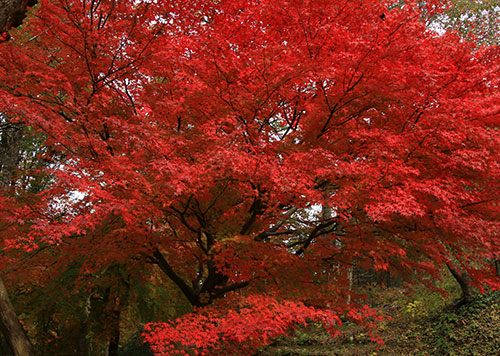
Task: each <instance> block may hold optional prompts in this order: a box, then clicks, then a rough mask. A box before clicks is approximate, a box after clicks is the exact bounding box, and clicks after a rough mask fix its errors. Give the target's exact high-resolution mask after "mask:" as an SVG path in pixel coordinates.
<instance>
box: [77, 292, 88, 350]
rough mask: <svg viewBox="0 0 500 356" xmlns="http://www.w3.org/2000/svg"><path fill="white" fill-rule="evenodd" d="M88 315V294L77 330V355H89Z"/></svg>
mask: <svg viewBox="0 0 500 356" xmlns="http://www.w3.org/2000/svg"><path fill="white" fill-rule="evenodd" d="M89 316H90V295H89V296H88V297H87V299H86V301H85V306H84V308H83V319H82V321H81V323H80V330H79V331H78V350H77V355H78V356H90V340H89V338H88V333H89Z"/></svg>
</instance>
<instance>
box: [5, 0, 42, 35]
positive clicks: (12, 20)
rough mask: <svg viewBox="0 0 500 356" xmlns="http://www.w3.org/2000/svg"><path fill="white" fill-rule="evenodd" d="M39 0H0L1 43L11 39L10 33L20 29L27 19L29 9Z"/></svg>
mask: <svg viewBox="0 0 500 356" xmlns="http://www.w3.org/2000/svg"><path fill="white" fill-rule="evenodd" d="M36 3H37V0H0V35H3V36H2V38H0V42H4V41H6V40H8V39H9V36H8V31H9V30H10V29H11V28H13V27H18V26H20V25H21V24H22V23H23V19H24V18H25V17H26V11H27V7H29V6H34V5H35V4H36Z"/></svg>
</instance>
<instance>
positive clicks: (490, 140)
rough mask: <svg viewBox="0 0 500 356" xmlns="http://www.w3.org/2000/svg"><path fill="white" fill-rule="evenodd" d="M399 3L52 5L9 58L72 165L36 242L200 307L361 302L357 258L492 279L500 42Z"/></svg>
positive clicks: (31, 108)
mask: <svg viewBox="0 0 500 356" xmlns="http://www.w3.org/2000/svg"><path fill="white" fill-rule="evenodd" d="M391 3H392V2H391V1H379V0H369V1H367V0H359V1H358V0H354V1H331V0H328V1H326V0H309V1H296V0H290V1H274V0H259V1H249V0H245V1H243V0H232V1H226V0H221V1H211V0H197V1H175V0H174V1H166V0H165V1H164V0H158V1H154V2H151V1H137V0H123V1H119V2H116V1H111V0H109V1H107V0H102V1H89V0H51V1H49V0H44V1H40V7H39V9H38V10H37V12H36V16H32V17H31V19H30V20H29V21H28V22H27V24H26V26H25V28H24V29H22V30H21V31H19V32H17V33H15V34H13V35H14V36H15V37H16V38H15V41H10V42H8V43H5V44H2V45H1V48H0V52H1V53H0V77H1V82H2V85H1V86H0V102H1V105H2V111H4V112H7V113H8V114H9V115H11V116H17V117H20V118H21V119H22V120H25V121H26V122H27V123H28V124H29V125H31V126H33V127H36V128H38V129H39V130H41V131H43V132H44V133H45V134H46V135H47V137H48V144H49V145H50V147H51V150H53V151H54V152H58V154H60V155H64V157H66V160H65V162H64V166H63V167H61V168H59V169H58V170H56V171H55V172H54V174H55V175H56V177H57V184H55V185H54V186H53V189H52V190H51V191H50V192H46V193H44V194H45V199H47V202H48V203H49V204H48V206H49V211H43V216H41V215H40V217H39V218H38V219H37V220H36V221H35V223H34V226H33V227H34V230H33V231H32V233H31V235H30V236H31V239H32V240H33V241H37V242H38V241H39V240H40V239H41V240H44V241H50V242H52V243H60V242H62V241H71V246H72V247H71V248H72V249H74V250H75V251H79V253H82V254H86V255H87V261H88V263H89V266H88V268H91V267H93V265H94V264H97V265H102V264H106V263H109V262H110V261H114V260H118V261H123V260H126V259H129V258H131V257H138V256H140V257H141V258H144V259H145V261H149V262H154V263H156V264H158V265H159V266H160V267H161V268H162V270H163V271H164V272H165V273H166V274H167V275H168V276H169V277H170V278H171V279H172V280H173V281H174V282H175V283H176V284H177V285H178V286H179V288H181V290H182V291H183V293H184V294H185V295H186V297H187V298H188V300H189V301H190V302H191V303H192V304H193V305H196V306H202V305H208V304H211V303H212V302H213V301H214V300H215V299H217V298H221V297H223V296H226V295H228V294H229V293H231V292H235V291H238V293H241V294H248V295H249V294H252V293H262V291H263V290H280V291H282V294H281V295H282V297H283V298H290V299H294V300H296V299H299V300H300V299H302V300H306V301H307V300H323V301H324V302H325V303H326V302H329V303H330V305H335V306H336V307H337V308H339V309H340V310H342V309H345V308H350V307H349V306H347V305H346V304H345V301H346V294H347V293H349V291H348V283H346V270H347V268H350V267H352V265H357V266H361V267H364V268H370V269H371V268H375V269H377V270H386V269H389V268H391V269H393V270H399V271H401V272H403V273H407V274H413V275H416V276H422V275H429V274H430V275H431V276H436V275H437V274H438V272H439V268H440V266H441V265H442V264H443V263H446V262H448V261H449V260H450V259H453V260H458V261H459V262H460V263H461V264H462V268H464V269H467V270H468V271H469V272H470V273H471V274H472V275H473V276H474V277H477V278H476V281H477V282H478V283H481V282H483V281H487V282H490V283H493V282H494V280H493V279H491V278H490V276H491V274H488V273H489V272H491V271H490V267H489V265H488V263H487V261H488V260H489V259H492V258H496V256H497V253H498V247H497V246H500V244H499V241H498V240H499V235H498V231H499V220H498V217H499V205H498V198H499V182H500V179H499V178H500V159H499V158H500V157H499V147H500V135H499V131H498V127H499V109H500V108H499V104H498V103H499V102H500V101H499V93H498V78H500V76H499V72H498V69H499V66H498V63H499V62H498V59H499V57H498V49H497V48H491V47H490V48H480V49H479V50H476V51H474V50H473V45H472V44H469V43H466V42H464V41H463V40H460V39H459V37H458V36H455V35H453V34H445V35H443V36H438V35H436V34H435V33H433V32H432V31H430V30H429V29H427V28H426V26H425V24H424V23H423V22H422V21H421V18H422V17H421V12H420V10H418V7H417V6H416V5H415V6H414V5H413V4H412V3H411V2H407V3H406V5H405V6H403V7H394V6H391ZM434 5H435V4H434ZM435 6H437V5H435ZM435 8H436V7H435ZM76 191H78V192H80V194H79V198H78V199H75V198H74V197H75V193H74V192H76ZM71 197H73V199H71ZM106 224H109V228H108V229H103V230H105V231H107V233H105V234H103V235H102V236H99V237H98V238H97V237H96V236H94V235H88V232H89V231H91V230H92V229H93V227H95V226H96V225H106ZM86 234H87V237H86ZM415 271H416V272H417V273H415ZM421 272H425V273H424V274H422V273H421Z"/></svg>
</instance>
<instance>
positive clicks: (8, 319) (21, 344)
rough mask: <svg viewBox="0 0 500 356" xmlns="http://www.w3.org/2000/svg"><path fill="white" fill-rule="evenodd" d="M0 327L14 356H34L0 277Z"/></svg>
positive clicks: (33, 350)
mask: <svg viewBox="0 0 500 356" xmlns="http://www.w3.org/2000/svg"><path fill="white" fill-rule="evenodd" d="M0 328H1V329H2V332H3V334H4V335H5V338H6V339H7V343H8V344H9V347H10V349H11V350H12V352H13V354H14V356H35V355H36V353H35V349H34V348H33V345H32V344H31V342H30V340H29V338H28V336H27V335H26V332H25V331H24V329H23V327H22V325H21V323H19V320H18V319H17V316H16V313H15V312H14V307H13V306H12V303H11V302H10V299H9V296H8V294H7V290H6V289H5V285H4V283H3V280H2V279H1V278H0Z"/></svg>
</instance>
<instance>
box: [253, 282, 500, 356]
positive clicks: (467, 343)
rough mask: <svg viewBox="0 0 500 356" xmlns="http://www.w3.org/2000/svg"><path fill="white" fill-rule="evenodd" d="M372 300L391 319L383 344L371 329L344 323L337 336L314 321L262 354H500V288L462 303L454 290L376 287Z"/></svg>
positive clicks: (382, 331)
mask: <svg viewBox="0 0 500 356" xmlns="http://www.w3.org/2000/svg"><path fill="white" fill-rule="evenodd" d="M367 292H368V293H369V294H368V293H367V295H369V298H368V301H367V302H369V305H370V306H371V307H373V308H375V309H378V310H381V311H383V313H385V314H386V315H388V316H390V317H391V319H389V320H387V321H384V322H382V323H380V324H379V325H378V330H377V333H378V335H379V336H380V337H381V338H382V339H383V340H384V345H377V344H376V343H374V342H372V341H371V339H370V337H369V333H368V332H367V330H366V329H365V328H364V327H362V326H360V325H357V324H353V323H344V325H343V326H342V329H341V330H340V331H341V336H338V337H332V336H330V335H329V334H328V333H327V332H325V331H324V330H323V329H322V328H320V327H318V326H313V325H310V326H308V327H302V328H299V329H297V330H296V332H295V336H289V337H281V338H278V339H276V340H275V341H274V343H273V344H271V345H270V346H268V347H266V348H264V349H262V350H261V351H260V352H259V353H258V354H257V355H259V356H337V355H338V356H403V355H408V356H424V355H429V356H466V355H467V356H498V355H500V293H499V292H489V293H486V294H483V295H481V296H479V297H478V298H477V299H476V300H475V301H474V302H472V303H470V304H467V305H462V306H457V305H458V304H457V300H456V299H454V298H453V294H456V293H457V291H454V292H452V293H450V296H448V297H447V298H443V297H442V296H441V294H438V293H431V292H429V291H428V290H424V289H422V290H417V291H413V293H407V291H406V290H404V289H402V288H381V287H373V290H371V291H370V290H368V291H367Z"/></svg>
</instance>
